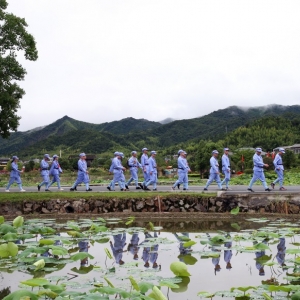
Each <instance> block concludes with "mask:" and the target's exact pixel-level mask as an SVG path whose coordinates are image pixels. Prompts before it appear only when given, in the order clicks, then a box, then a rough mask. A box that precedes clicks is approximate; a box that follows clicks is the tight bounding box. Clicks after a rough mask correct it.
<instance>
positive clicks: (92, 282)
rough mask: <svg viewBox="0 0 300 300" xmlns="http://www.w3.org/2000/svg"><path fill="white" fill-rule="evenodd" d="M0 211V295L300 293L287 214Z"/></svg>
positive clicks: (298, 258)
mask: <svg viewBox="0 0 300 300" xmlns="http://www.w3.org/2000/svg"><path fill="white" fill-rule="evenodd" d="M239 220H240V219H235V221H232V222H229V221H222V220H218V221H211V222H210V221H204V220H203V221H199V220H198V221H193V220H189V221H182V220H179V221H176V220H171V221H157V220H155V221H154V220H153V221H148V222H146V223H144V222H143V221H139V220H135V219H134V218H133V217H129V218H125V219H117V218H114V219H112V218H108V219H103V218H94V219H78V220H74V221H65V222H61V221H57V220H55V219H26V220H24V219H23V217H21V216H19V217H17V218H15V219H14V220H12V221H6V220H5V219H4V218H3V217H0V224H1V225H0V257H1V259H0V290H1V291H0V298H1V299H5V300H10V299H13V300H15V299H24V300H25V299H33V300H34V299H57V300H61V299H76V300H77V299H78V300H79V299H85V300H89V299H132V300H133V299H135V300H137V299H149V300H151V299H156V300H162V299H163V300H164V299H170V300H185V299H188V300H192V299H201V298H208V299H223V298H224V297H226V298H227V299H240V300H243V299H289V298H291V299H300V298H299V295H298V290H299V291H300V255H299V254H300V236H299V234H300V229H299V223H298V222H290V221H289V220H285V219H276V220H268V219H265V218H259V219H255V218H246V220H243V221H239Z"/></svg>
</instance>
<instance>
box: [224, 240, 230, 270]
mask: <svg viewBox="0 0 300 300" xmlns="http://www.w3.org/2000/svg"><path fill="white" fill-rule="evenodd" d="M229 237H230V236H229ZM224 246H225V247H226V248H227V249H228V250H224V261H225V263H226V269H227V270H230V269H232V265H231V258H232V250H231V247H232V241H229V242H226V243H225V244H224Z"/></svg>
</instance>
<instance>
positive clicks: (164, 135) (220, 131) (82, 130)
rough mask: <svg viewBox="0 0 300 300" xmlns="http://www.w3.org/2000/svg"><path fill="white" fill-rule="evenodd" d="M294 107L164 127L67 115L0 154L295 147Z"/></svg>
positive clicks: (298, 113) (297, 118) (215, 115)
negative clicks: (210, 144) (90, 120)
mask: <svg viewBox="0 0 300 300" xmlns="http://www.w3.org/2000/svg"><path fill="white" fill-rule="evenodd" d="M299 123H300V106H286V107H285V106H278V105H275V106H270V107H260V108H249V109H242V108H239V107H236V106H232V107H228V108H226V109H222V110H218V111H214V112H212V113H211V114H209V115H206V116H203V117H200V118H195V119H188V120H177V121H173V122H171V123H168V124H164V125H162V124H160V123H158V122H150V121H147V120H144V119H140V120H136V119H133V118H126V119H123V120H120V121H114V122H110V123H103V124H98V125H97V124H91V123H86V122H81V121H77V120H74V119H72V118H69V117H67V116H65V117H63V118H62V119H59V120H57V121H56V122H54V123H52V124H50V125H48V126H45V127H43V128H41V129H36V130H31V131H27V132H17V133H14V134H12V135H11V138H10V139H9V140H3V139H1V147H0V155H9V156H11V155H13V154H16V155H20V156H22V157H24V158H29V157H33V156H37V155H41V154H43V153H44V152H45V151H46V152H52V151H58V150H62V151H64V153H69V154H71V153H72V154H73V153H77V152H79V151H84V152H88V153H94V154H101V153H105V152H112V151H114V150H116V149H117V150H119V151H120V150H121V151H127V152H130V151H131V150H132V149H136V150H139V151H140V149H142V148H143V147H145V146H146V147H148V148H151V149H155V150H167V152H169V153H172V152H174V153H176V151H175V149H177V148H178V147H182V148H185V149H187V148H189V149H191V150H192V152H194V151H193V148H194V146H193V145H197V143H199V141H201V140H202V141H211V142H214V143H216V142H218V143H219V144H222V145H224V146H225V145H226V146H229V147H231V148H239V147H255V146H261V147H263V148H264V149H268V150H270V149H273V148H275V147H277V146H281V145H289V144H294V143H300V139H299V137H300V134H299V133H300V129H299V127H300V125H299Z"/></svg>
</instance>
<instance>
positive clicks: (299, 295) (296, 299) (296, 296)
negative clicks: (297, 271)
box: [291, 292, 300, 300]
mask: <svg viewBox="0 0 300 300" xmlns="http://www.w3.org/2000/svg"><path fill="white" fill-rule="evenodd" d="M291 299H292V300H300V292H297V293H295V294H294V295H292V297H291Z"/></svg>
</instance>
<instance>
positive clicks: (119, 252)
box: [109, 232, 127, 265]
mask: <svg viewBox="0 0 300 300" xmlns="http://www.w3.org/2000/svg"><path fill="white" fill-rule="evenodd" d="M113 240H114V243H113V242H112V241H110V242H109V243H110V248H111V250H112V253H113V256H114V258H115V262H116V263H117V264H119V265H124V263H125V262H124V261H123V260H122V258H123V253H124V252H126V251H127V250H124V247H125V246H126V233H125V232H124V233H120V234H116V235H113Z"/></svg>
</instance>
